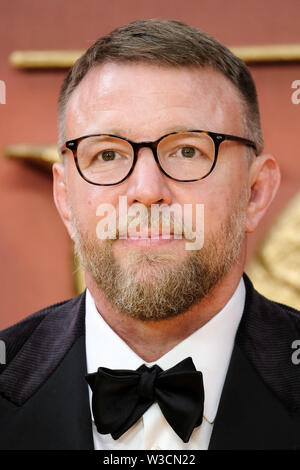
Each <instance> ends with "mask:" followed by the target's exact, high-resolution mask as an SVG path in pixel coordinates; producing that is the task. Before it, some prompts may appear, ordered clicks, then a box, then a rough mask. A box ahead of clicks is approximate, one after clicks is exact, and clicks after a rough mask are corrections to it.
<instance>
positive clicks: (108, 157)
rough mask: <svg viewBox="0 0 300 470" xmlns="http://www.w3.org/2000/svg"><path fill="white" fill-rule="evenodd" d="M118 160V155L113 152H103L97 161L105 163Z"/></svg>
mask: <svg viewBox="0 0 300 470" xmlns="http://www.w3.org/2000/svg"><path fill="white" fill-rule="evenodd" d="M117 158H120V155H119V154H118V153H117V152H116V151H115V150H104V151H103V152H100V153H99V154H98V159H99V160H103V161H105V162H111V161H113V160H116V159H117Z"/></svg>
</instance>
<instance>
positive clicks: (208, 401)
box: [86, 278, 246, 423]
mask: <svg viewBox="0 0 300 470" xmlns="http://www.w3.org/2000/svg"><path fill="white" fill-rule="evenodd" d="M245 294H246V289H245V285H244V280H243V278H241V280H240V282H239V284H238V287H237V289H236V290H235V292H234V294H233V295H232V297H231V298H230V299H229V301H228V302H227V304H226V305H225V306H224V307H223V308H222V310H221V311H220V312H219V313H218V314H216V315H215V316H214V317H213V318H212V319H211V320H210V321H209V322H207V323H206V324H205V325H204V326H203V327H202V328H199V329H198V330H196V331H195V332H194V333H192V334H191V335H190V336H188V337H187V338H185V339H184V340H183V341H181V342H180V343H179V344H177V345H176V346H175V347H174V348H173V349H171V350H170V351H168V352H167V353H166V354H164V355H163V356H162V357H160V358H159V359H158V360H157V361H155V362H151V363H147V362H145V361H144V360H143V359H142V358H141V357H139V356H138V355H137V354H136V353H135V352H134V351H133V350H132V349H131V348H130V347H129V346H128V345H127V344H126V343H125V341H124V340H123V339H122V338H120V336H118V335H117V334H116V333H115V332H114V330H112V328H110V326H109V325H108V324H107V323H106V322H105V320H104V319H103V317H102V316H101V314H99V312H98V310H97V308H96V306H95V302H94V300H93V298H92V296H91V294H90V292H89V290H88V289H87V291H86V356H87V371H88V373H92V372H96V371H97V369H98V367H108V368H110V369H133V370H135V369H137V368H138V367H139V366H140V365H142V364H146V365H147V366H151V365H153V364H157V365H159V366H160V367H161V368H162V369H163V370H165V369H169V368H170V367H173V366H174V365H175V364H177V363H178V362H180V361H182V360H183V359H185V358H186V357H192V359H193V362H194V364H195V367H196V369H197V370H201V372H202V374H203V382H204V392H205V401H204V418H205V419H206V420H207V421H208V422H210V423H212V422H213V421H214V419H215V416H216V413H217V409H218V405H219V401H220V396H221V392H222V389H223V385H224V381H225V377H226V373H227V369H228V365H229V361H230V357H231V354H232V350H233V346H234V339H235V335H236V331H237V328H238V325H239V323H240V320H241V317H242V314H243V310H244V304H245Z"/></svg>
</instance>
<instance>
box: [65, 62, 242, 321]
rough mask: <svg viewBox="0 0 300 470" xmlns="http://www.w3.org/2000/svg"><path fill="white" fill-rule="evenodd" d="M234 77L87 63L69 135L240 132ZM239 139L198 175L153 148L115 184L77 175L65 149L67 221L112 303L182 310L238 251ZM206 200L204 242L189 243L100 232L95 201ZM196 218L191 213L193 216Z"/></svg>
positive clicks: (128, 309) (142, 310)
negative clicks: (193, 247) (179, 176)
mask: <svg viewBox="0 0 300 470" xmlns="http://www.w3.org/2000/svg"><path fill="white" fill-rule="evenodd" d="M241 108H242V107H241V104H240V101H239V98H238V96H237V92H236V91H235V89H234V88H233V86H232V85H231V83H230V82H229V81H228V80H227V79H226V78H225V77H223V76H222V75H221V74H219V73H218V72H216V71H213V70H210V69H207V68H206V69H199V68H198V69H191V68H166V67H158V66H152V65H148V64H104V65H101V66H98V67H96V68H94V69H93V70H91V71H90V72H89V73H88V74H87V75H86V76H85V78H84V79H83V80H82V82H81V83H80V84H79V86H78V87H77V88H76V89H75V91H74V92H73V94H72V96H71V98H70V100H69V102H68V105H67V109H66V140H70V139H74V138H77V137H80V136H83V135H87V134H94V133H110V134H117V135H120V136H123V137H126V138H128V139H130V140H133V141H136V142H141V141H153V140H156V139H158V138H159V137H161V136H162V135H165V134H167V133H169V132H172V131H180V130H184V129H203V130H210V131H214V132H220V133H226V134H233V135H236V136H242V137H243V136H244V134H245V133H244V128H243V124H242V123H243V121H242V109H241ZM245 151H246V150H245V147H244V146H243V145H241V144H239V143H236V142H227V141H225V142H224V143H222V145H221V146H220V149H219V157H218V162H217V165H216V167H215V169H214V171H213V172H212V173H211V174H210V175H209V176H208V177H206V178H205V179H203V180H200V181H196V182H186V183H183V182H178V181H174V180H172V179H170V178H168V177H167V176H165V175H164V174H163V173H162V172H161V171H160V169H159V167H158V166H157V164H156V162H155V160H154V158H153V153H152V151H151V150H150V149H149V148H142V149H141V150H140V151H139V154H138V160H137V163H136V166H135V169H134V171H133V173H132V174H131V175H130V176H129V177H128V178H127V179H126V180H125V181H124V182H122V183H120V184H118V185H116V186H95V185H92V184H89V183H88V182H86V181H85V180H84V179H82V178H81V176H80V175H79V173H78V172H77V169H76V167H75V164H74V161H73V158H72V154H71V152H70V151H68V154H67V155H66V163H65V165H66V166H65V174H66V199H67V203H68V208H69V219H70V222H69V223H67V226H68V228H69V231H70V233H71V235H72V238H73V239H74V241H75V246H76V249H77V251H79V255H80V257H81V260H82V263H83V265H84V267H85V268H86V270H87V271H88V276H89V277H90V278H91V279H92V280H93V282H95V283H96V284H97V286H98V287H99V288H100V289H102V291H103V292H104V294H105V295H106V296H107V298H108V299H109V300H110V302H111V303H112V304H113V305H114V306H115V308H117V310H119V311H121V312H123V313H125V314H127V315H130V316H132V317H134V318H139V319H143V320H146V319H162V318H166V317H168V316H175V315H178V314H179V313H182V312H184V311H187V310H188V309H189V308H190V307H191V306H192V305H193V304H195V303H196V302H198V301H199V300H201V299H202V298H203V297H204V296H205V295H207V294H208V292H209V291H210V290H211V288H212V287H213V286H214V285H215V284H216V283H217V282H218V281H219V280H220V279H221V278H222V277H223V276H224V274H225V273H226V272H228V271H229V270H230V269H231V267H232V265H233V264H234V263H235V262H236V261H237V257H238V255H239V253H240V249H241V246H242V245H243V241H244V232H245V210H246V206H247V197H248V184H247V183H248V165H247V162H246V158H245ZM120 196H126V197H127V204H128V206H131V205H132V204H133V203H140V204H143V205H144V206H146V207H147V208H148V209H150V208H151V205H152V204H167V205H168V206H170V205H172V204H179V205H180V206H181V207H184V205H185V204H192V207H193V211H194V212H193V215H194V217H195V208H196V205H197V204H203V205H204V246H203V248H201V249H200V250H197V251H188V250H186V240H185V239H184V238H182V239H174V238H172V237H171V239H169V240H162V239H159V240H151V239H150V240H149V239H139V240H133V239H130V238H128V239H116V240H106V241H104V240H99V239H98V238H97V235H96V226H97V223H98V222H99V217H97V215H96V212H97V208H98V206H99V205H100V204H103V203H109V204H112V205H113V206H114V207H116V209H117V208H118V204H119V197H120ZM194 220H195V219H194Z"/></svg>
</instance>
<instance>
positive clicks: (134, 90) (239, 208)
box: [0, 20, 300, 450]
mask: <svg viewBox="0 0 300 470" xmlns="http://www.w3.org/2000/svg"><path fill="white" fill-rule="evenodd" d="M59 128H60V137H59V147H60V149H61V153H62V163H60V164H55V165H54V167H53V175H54V199H55V203H56V206H57V208H58V211H59V213H60V215H61V218H62V220H63V222H64V224H65V226H66V227H67V230H68V232H69V234H70V236H71V238H72V239H73V240H74V243H75V248H76V251H77V253H78V254H79V257H80V259H81V263H82V265H83V267H84V268H85V273H86V274H85V275H86V286H87V290H86V292H85V293H83V294H82V295H80V296H79V297H77V298H75V299H72V300H69V301H66V302H62V303H60V304H57V305H54V306H51V307H48V308H46V309H44V310H42V311H40V312H38V313H36V314H34V315H32V316H31V317H28V318H26V319H25V320H23V321H22V322H21V323H19V324H17V325H15V326H12V327H11V328H8V329H7V330H5V331H4V332H2V334H1V339H2V340H3V341H5V343H6V345H7V365H6V367H5V368H4V370H3V372H2V374H1V375H0V392H1V403H0V407H1V423H2V424H1V438H0V442H1V448H3V449H93V448H94V449H113V450H117V449H166V450H169V449H179V450H186V449H292V448H296V447H297V446H299V443H300V433H299V430H300V426H299V418H300V414H299V404H300V399H299V385H300V374H299V368H298V367H297V365H295V364H294V363H293V361H292V354H293V352H294V351H293V349H292V343H293V342H294V340H295V339H297V338H299V337H300V331H299V312H297V311H295V310H293V309H292V308H290V307H287V306H283V305H280V304H276V303H274V302H271V301H269V300H267V299H265V298H264V297H263V296H261V295H260V294H258V293H257V292H256V291H255V290H254V288H253V286H252V284H251V282H250V280H249V279H248V278H247V277H246V276H245V275H243V270H244V266H245V258H246V236H247V235H246V234H247V233H250V232H252V231H253V230H255V228H256V227H257V225H258V223H259V221H260V220H261V218H262V217H263V215H264V213H265V212H266V210H267V208H268V206H269V204H270V203H271V201H272V199H273V198H274V196H275V194H276V191H277V189H278V186H279V180H280V174H279V169H278V165H277V163H276V160H275V159H274V157H273V156H271V155H266V154H264V153H263V142H262V136H261V129H260V123H259V113H258V106H257V99H256V91H255V86H254V83H253V81H252V78H251V76H250V74H249V72H248V70H247V68H246V66H245V65H244V63H243V62H242V61H241V60H239V59H238V58H237V57H235V56H234V55H233V54H232V53H231V52H230V51H229V50H228V49H227V48H225V47H224V46H222V45H221V44H219V43H218V42H217V41H215V40H214V39H212V38H210V37H208V36H207V35H205V34H204V33H202V32H201V31H199V30H197V29H194V28H191V27H189V26H187V25H185V24H183V23H180V22H177V21H163V20H146V21H137V22H134V23H132V24H129V25H126V26H123V27H120V28H118V29H117V30H115V31H113V32H112V33H110V34H109V35H108V36H106V37H104V38H102V39H99V40H98V41H97V42H96V43H95V44H94V45H93V46H91V48H90V49H89V50H88V51H87V52H86V53H85V54H84V55H83V56H82V57H81V58H80V59H79V60H78V61H77V62H76V64H75V65H74V66H73V68H72V69H71V70H70V72H69V74H68V76H67V77H66V79H65V82H64V84H63V87H62V90H61V94H60V99H59ZM124 201H125V209H126V210H125V213H124V210H123V209H124ZM122 204H123V206H122ZM121 207H122V210H121ZM170 207H172V208H177V212H176V210H174V212H172V213H169V214H167V211H166V209H168V208H170ZM109 208H112V209H113V210H111V211H110V213H109ZM155 208H156V209H157V208H159V209H161V212H159V211H157V212H156V216H155V215H153V214H154V212H155V211H154V209H155ZM201 208H202V209H203V210H200V209H201ZM178 209H179V210H178ZM185 209H186V211H184V210H185ZM152 210H153V213H152ZM180 210H181V212H180ZM121 212H122V214H121ZM124 214H125V215H124ZM157 214H158V215H157ZM115 215H117V216H118V217H117V218H116V217H115V218H114V216H115ZM148 216H150V218H149V217H148ZM101 217H102V218H101ZM103 217H104V219H103ZM168 217H169V218H168ZM203 218H204V220H203ZM116 220H118V221H119V224H118V225H117V226H115V225H114V222H116ZM137 220H138V221H139V228H140V230H138V229H136V228H137V227H136V225H137V224H136V221H137ZM134 221H135V222H134ZM168 221H170V225H169V229H170V235H169V236H168V234H167V233H166V232H165V229H164V228H163V227H165V226H166V225H168V224H167V222H168ZM103 222H105V223H103ZM164 222H165V225H163V223H164ZM130 224H131V225H130ZM134 224H135V225H134ZM155 224H156V229H157V227H158V232H157V231H156V236H152V235H153V233H154V232H153V231H152V229H153V227H154V226H155ZM104 226H105V227H106V228H105V229H104ZM195 228H196V230H195ZM201 233H202V238H203V239H201V237H200V235H199V234H201ZM193 237H194V238H196V241H198V246H196V247H195V246H194V247H193V246H192V247H191V245H192V242H193V241H194V242H195V240H193ZM197 237H198V238H197ZM191 240H192V241H191ZM202 242H203V243H202ZM188 243H190V245H189V244H188ZM191 248H192V249H191ZM88 384H89V385H88Z"/></svg>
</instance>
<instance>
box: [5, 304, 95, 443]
mask: <svg viewBox="0 0 300 470" xmlns="http://www.w3.org/2000/svg"><path fill="white" fill-rule="evenodd" d="M86 373H87V367H86V352H85V296H84V295H81V296H79V297H78V298H76V299H72V300H71V301H70V302H67V303H64V304H63V305H62V306H59V307H55V308H52V309H51V310H50V311H49V312H48V313H47V315H46V316H45V318H44V319H43V320H42V322H41V323H40V324H39V325H38V327H37V328H36V329H35V330H34V332H33V334H32V335H31V336H30V338H29V339H28V340H27V341H26V343H25V344H24V346H23V348H22V349H21V350H20V351H19V353H18V354H17V355H16V357H15V358H14V359H13V360H12V361H11V362H10V363H9V364H8V366H7V367H6V369H5V370H4V372H3V373H2V374H1V376H0V392H2V395H3V396H2V397H1V398H0V416H1V422H0V448H1V449H34V450H36V449H92V448H93V438H92V427H91V416H90V407H89V395H88V385H87V382H86V380H85V375H86Z"/></svg>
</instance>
